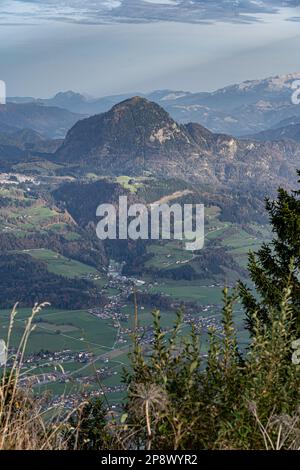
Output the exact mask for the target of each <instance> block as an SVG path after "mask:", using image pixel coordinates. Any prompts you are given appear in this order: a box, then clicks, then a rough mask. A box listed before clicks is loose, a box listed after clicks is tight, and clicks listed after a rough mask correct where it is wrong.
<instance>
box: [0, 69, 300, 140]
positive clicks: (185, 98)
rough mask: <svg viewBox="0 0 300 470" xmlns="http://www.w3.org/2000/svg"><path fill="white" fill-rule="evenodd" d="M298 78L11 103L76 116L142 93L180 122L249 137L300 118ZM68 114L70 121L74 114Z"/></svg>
mask: <svg viewBox="0 0 300 470" xmlns="http://www.w3.org/2000/svg"><path fill="white" fill-rule="evenodd" d="M297 80H300V73H291V74H287V75H282V76H276V77H271V78H266V79H263V80H249V81H246V82H243V83H241V84H236V85H231V86H227V87H225V88H222V89H220V90H217V91H214V92H200V93H191V92H188V91H178V90H177V91H174V90H157V91H154V92H151V93H140V92H134V93H127V94H122V95H114V96H105V97H102V98H97V99H95V98H90V97H86V96H84V95H82V94H79V93H75V92H72V91H67V92H60V93H58V94H56V95H55V96H54V97H53V98H50V99H35V98H30V97H27V98H8V101H9V102H13V103H15V104H22V105H24V104H28V103H34V104H36V105H43V106H46V107H51V108H52V107H55V108H64V109H66V110H68V111H70V112H71V113H75V114H84V115H94V114H99V113H103V112H106V111H108V110H109V109H110V108H111V107H112V106H114V105H115V104H117V103H119V102H120V101H123V100H125V99H127V98H130V97H133V96H141V97H144V98H147V99H148V100H150V101H154V102H156V103H158V104H160V105H161V106H163V107H164V109H166V110H167V111H168V112H169V113H170V115H171V116H172V118H173V119H175V120H176V121H178V122H181V123H187V122H198V123H200V124H202V125H203V126H205V127H207V128H208V129H210V130H211V131H213V132H217V133H228V134H232V135H234V136H247V135H250V134H251V135H252V134H256V133H260V132H262V131H265V130H268V129H270V128H273V127H274V126H278V125H279V124H280V123H281V122H282V121H286V120H289V119H290V120H295V119H299V118H300V106H296V105H295V104H293V103H292V95H293V92H294V90H293V88H292V86H293V83H294V82H295V81H297ZM68 118H69V119H71V120H72V116H68ZM65 119H67V116H65ZM0 124H1V122H0ZM69 127H70V126H69ZM64 128H65V126H64V125H63V126H61V128H60V131H59V135H58V137H61V134H62V131H63V129H64Z"/></svg>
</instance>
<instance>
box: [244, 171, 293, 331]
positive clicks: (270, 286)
mask: <svg viewBox="0 0 300 470" xmlns="http://www.w3.org/2000/svg"><path fill="white" fill-rule="evenodd" d="M298 175H299V176H300V171H298ZM299 182H300V181H299ZM266 209H267V211H268V213H269V218H270V223H271V225H272V231H273V233H274V238H273V240H272V242H271V243H269V244H266V243H264V244H263V245H262V247H261V248H260V249H259V251H258V252H257V253H250V255H249V261H248V270H249V274H250V279H251V280H252V281H253V283H254V285H255V291H256V293H257V294H258V296H259V297H260V299H258V298H257V295H255V294H254V293H253V291H252V290H251V289H250V288H249V287H247V286H246V285H245V284H244V283H242V282H240V283H239V290H240V295H241V299H242V303H243V306H244V308H245V310H246V315H247V324H248V328H249V330H250V331H251V332H252V333H253V325H254V323H253V319H254V316H255V315H257V316H258V318H259V319H260V320H262V321H263V323H264V324H268V323H269V322H270V317H269V312H270V308H275V309H278V308H279V306H280V302H281V298H282V292H283V290H284V288H285V287H286V285H287V283H290V285H291V303H292V308H293V318H294V321H295V322H294V324H295V327H296V329H297V330H298V331H299V330H300V308H299V307H300V282H299V280H300V275H299V274H300V273H299V270H300V191H299V190H298V191H292V192H291V193H289V192H288V191H286V190H284V189H282V188H279V190H278V197H277V200H275V201H271V200H270V199H267V200H266ZM289 279H290V280H289ZM259 300H260V301H259Z"/></svg>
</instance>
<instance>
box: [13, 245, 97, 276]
mask: <svg viewBox="0 0 300 470" xmlns="http://www.w3.org/2000/svg"><path fill="white" fill-rule="evenodd" d="M20 253H26V254H28V255H31V256H32V257H33V258H36V259H38V260H40V261H44V262H45V263H47V266H48V270H49V271H50V272H52V273H54V274H57V275H60V276H65V277H69V278H76V277H82V276H86V275H88V274H94V275H99V272H98V271H97V269H96V268H94V267H93V266H89V265H87V264H84V263H81V262H80V261H76V260H74V259H70V258H66V257H65V256H62V255H60V254H59V253H56V252H54V251H52V250H47V249H45V248H37V249H31V250H22V251H21V252H20ZM99 276H100V275H99Z"/></svg>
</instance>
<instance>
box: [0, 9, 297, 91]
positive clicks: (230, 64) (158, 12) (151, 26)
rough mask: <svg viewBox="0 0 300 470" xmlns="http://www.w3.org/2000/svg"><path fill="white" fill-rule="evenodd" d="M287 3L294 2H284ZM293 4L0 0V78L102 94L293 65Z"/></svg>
mask: <svg viewBox="0 0 300 470" xmlns="http://www.w3.org/2000/svg"><path fill="white" fill-rule="evenodd" d="M283 3H285V4H288V5H290V7H289V8H286V7H285V8H281V6H282V4H283ZM293 5H294V6H293ZM299 5H300V1H296V0H293V1H290V2H288V1H285V2H281V1H274V0H273V1H272V2H264V1H239V0H235V1H229V0H224V1H205V2H203V1H200V0H195V1H192V0H147V1H142V0H87V1H83V0H61V1H57V0H35V1H34V0H31V1H27V0H22V1H13V0H0V60H1V62H0V64H1V65H0V79H2V80H5V81H6V84H7V91H8V95H10V96H13V95H19V96H40V97H46V96H49V95H53V94H54V93H56V92H57V91H60V90H69V89H72V90H75V91H80V92H85V93H88V94H90V95H93V96H102V95H106V94H115V93H123V92H131V91H150V90H154V89H159V88H160V89H161V88H171V89H177V90H180V89H183V90H190V91H204V90H212V89H216V88H219V87H222V86H225V85H228V84H230V83H235V82H239V81H242V80H246V79H252V78H259V77H261V78H263V77H267V76H270V75H277V74H285V73H288V72H296V71H300V6H299ZM292 6H293V8H292ZM275 7H276V8H275Z"/></svg>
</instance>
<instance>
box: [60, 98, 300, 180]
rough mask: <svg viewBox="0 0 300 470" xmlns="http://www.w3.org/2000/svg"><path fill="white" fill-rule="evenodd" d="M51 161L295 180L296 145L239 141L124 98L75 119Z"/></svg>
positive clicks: (104, 170)
mask: <svg viewBox="0 0 300 470" xmlns="http://www.w3.org/2000/svg"><path fill="white" fill-rule="evenodd" d="M54 159H55V161H56V162H59V163H61V164H67V165H69V166H70V167H72V168H73V170H75V171H80V172H82V171H90V172H96V173H97V174H104V175H122V174H129V175H143V174H145V172H146V173H149V172H150V173H151V174H153V175H155V176H157V175H160V176H162V177H179V178H183V179H185V180H189V181H202V182H207V183H210V184H211V183H215V184H217V183H226V184H228V183H230V182H235V183H243V184H246V183H247V182H249V183H250V182H251V181H253V182H255V183H256V184H257V183H259V182H262V181H265V182H268V184H269V183H271V182H272V181H273V182H274V184H275V183H276V184H278V181H279V180H280V179H286V178H288V179H295V175H296V171H295V170H296V168H298V167H300V145H299V144H297V143H296V142H293V141H279V142H258V141H255V140H239V139H237V138H234V137H232V136H229V135H224V134H216V133H212V132H210V131H209V130H208V129H206V128H204V127H203V126H201V125H200V124H197V123H188V124H179V123H177V122H176V121H175V120H174V119H173V118H172V117H171V116H170V115H169V114H168V113H167V111H165V110H164V109H163V108H162V107H161V106H159V105H158V104H156V103H154V102H151V101H148V100H146V99H145V98H141V97H134V98H130V99H128V100H125V101H123V102H121V103H119V104H117V105H115V106H113V108H112V109H111V110H110V111H108V112H106V113H102V114H99V115H95V116H92V117H89V118H86V119H83V120H80V121H79V122H77V123H76V124H75V125H74V126H73V127H72V128H71V129H70V131H69V132H68V133H67V136H66V138H65V140H64V142H63V144H62V145H61V146H60V147H59V148H58V150H57V151H56V153H55V156H54Z"/></svg>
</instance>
